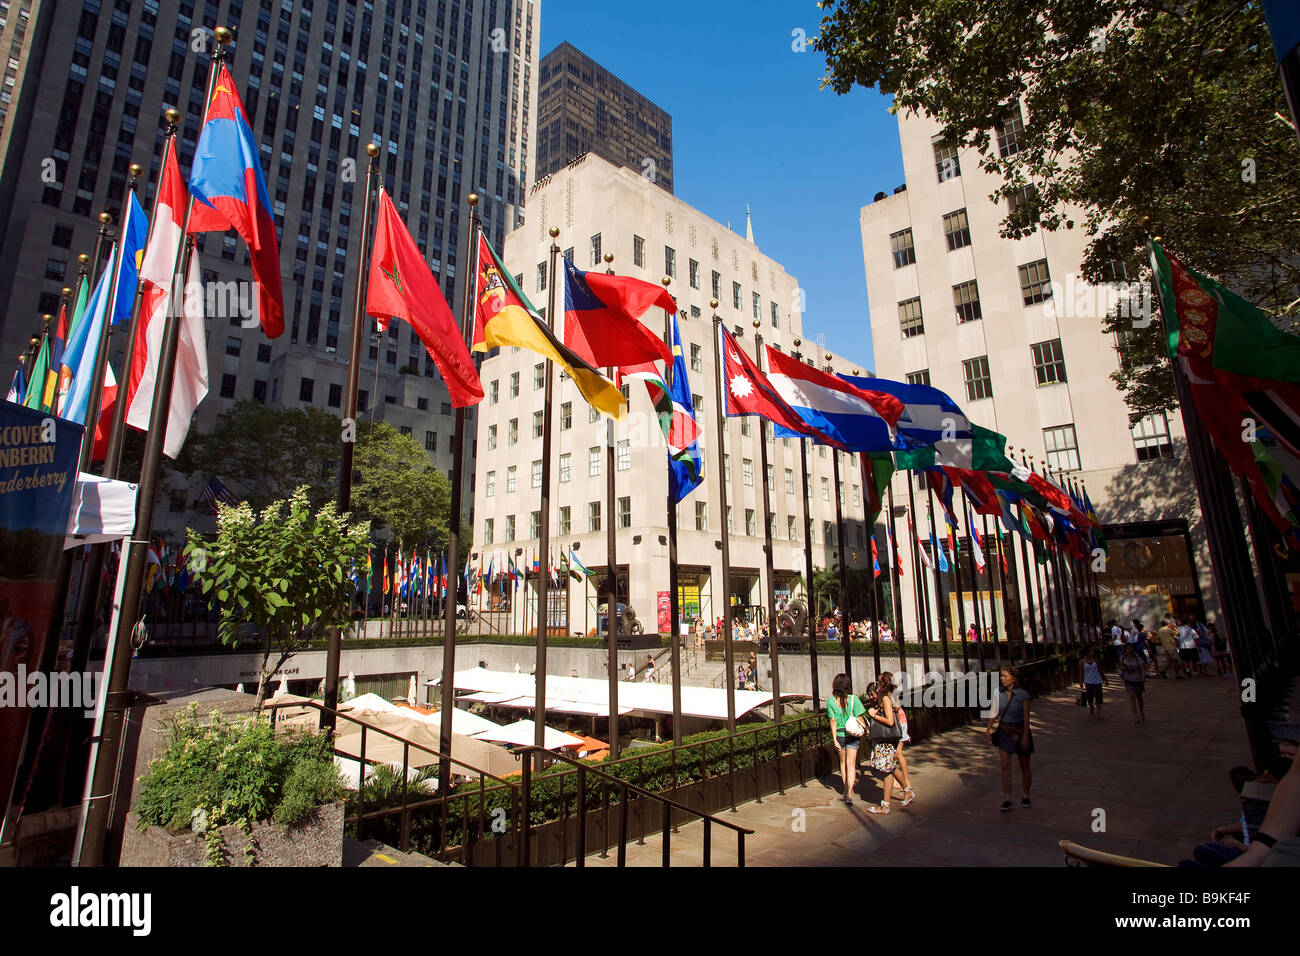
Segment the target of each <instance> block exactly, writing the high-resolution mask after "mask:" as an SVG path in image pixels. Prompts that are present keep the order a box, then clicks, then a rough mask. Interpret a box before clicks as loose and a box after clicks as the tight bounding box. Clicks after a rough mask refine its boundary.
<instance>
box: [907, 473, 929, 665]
mask: <svg viewBox="0 0 1300 956" xmlns="http://www.w3.org/2000/svg"><path fill="white" fill-rule="evenodd" d="M915 474H916V472H914V471H908V472H907V504H908V509H907V536H908V537H909V538H911V539H912V568H913V570H915V571H916V630H917V633H918V635H919V636H920V637H921V664H922V667H923V668H924V669H925V672H926V673H927V674H928V673H929V672H930V595H929V594H928V593H927V592H926V587H925V572H924V571H922V570H921V542H920V540H919V539H918V538H917V536H916V523H915V522H916V519H917V518H918V517H919V515H917V513H916V494H915V492H914V490H913V488H912V485H913V484H914V480H913V476H914V475H915Z"/></svg>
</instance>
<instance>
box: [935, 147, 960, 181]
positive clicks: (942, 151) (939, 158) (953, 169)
mask: <svg viewBox="0 0 1300 956" xmlns="http://www.w3.org/2000/svg"><path fill="white" fill-rule="evenodd" d="M934 168H935V170H936V171H937V172H938V174H939V182H941V183H946V182H947V181H948V180H950V179H956V178H957V177H958V176H960V175H961V162H960V160H958V158H957V147H956V146H948V145H946V144H944V143H935V144H934Z"/></svg>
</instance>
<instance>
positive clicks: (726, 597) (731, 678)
mask: <svg viewBox="0 0 1300 956" xmlns="http://www.w3.org/2000/svg"><path fill="white" fill-rule="evenodd" d="M709 307H710V308H711V309H713V359H714V367H715V372H716V374H715V376H714V377H715V378H716V379H717V396H718V409H717V414H716V418H717V423H718V430H717V436H718V438H717V446H718V500H719V502H721V504H720V507H721V509H722V510H721V513H720V514H719V525H720V527H721V530H722V542H721V544H722V635H721V636H722V648H723V659H724V661H725V662H726V663H725V666H726V673H725V675H724V678H725V679H724V681H723V683H725V684H726V687H727V733H729V734H734V733H735V732H736V667H735V663H736V662H735V651H734V649H733V648H732V646H731V645H732V640H731V541H730V537H731V536H730V533H729V532H728V530H727V480H726V464H725V454H726V453H725V452H724V450H723V444H724V438H725V435H726V433H725V432H724V431H723V425H724V422H725V421H726V419H725V418H724V417H723V414H722V411H723V407H724V403H725V402H726V398H725V393H724V392H723V388H724V387H725V386H724V384H723V381H722V379H723V377H724V376H725V369H726V366H725V364H724V361H723V355H722V319H721V318H720V317H719V316H718V312H717V309H718V300H717V299H710V300H709ZM808 587H809V589H810V591H811V588H812V579H811V578H809V581H808Z"/></svg>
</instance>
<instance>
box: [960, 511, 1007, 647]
mask: <svg viewBox="0 0 1300 956" xmlns="http://www.w3.org/2000/svg"><path fill="white" fill-rule="evenodd" d="M964 497H965V495H964V494H963V499H964ZM967 507H968V510H967V514H970V511H969V506H967ZM979 517H980V524H981V525H983V527H984V543H985V545H986V546H987V544H988V540H989V522H988V516H987V515H980V516H979ZM972 520H974V516H972ZM996 543H997V542H994V544H996ZM992 558H998V559H999V560H1000V559H1001V551H1000V550H999V552H998V553H997V554H995V555H992ZM984 566H985V567H987V568H988V569H989V571H988V575H989V627H990V628H991V629H992V631H993V640H995V641H996V640H998V613H997V606H996V604H995V603H994V598H993V595H994V594H995V593H997V592H1002V593H1003V594H1005V593H1006V582H1005V581H1003V582H1002V586H1001V587H999V586H998V581H999V575H1000V574H1001V568H1000V567H999V566H998V561H993V560H991V558H990V555H988V554H985V556H984ZM976 573H978V571H977V572H976ZM1005 612H1006V609H1005V608H1003V615H1002V617H1003V621H1002V624H1003V628H1002V630H1003V632H1004V633H1006V632H1007V628H1006V613H1005ZM1006 638H1007V658H1008V659H1010V658H1011V634H1010V633H1006Z"/></svg>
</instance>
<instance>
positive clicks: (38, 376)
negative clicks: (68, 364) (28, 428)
mask: <svg viewBox="0 0 1300 956" xmlns="http://www.w3.org/2000/svg"><path fill="white" fill-rule="evenodd" d="M49 368H50V337H49V336H48V335H46V336H45V338H44V339H42V340H41V350H40V351H39V352H37V353H36V362H35V364H34V365H33V366H32V374H31V377H30V378H29V379H28V380H27V381H28V382H32V383H40V384H39V385H35V386H29V387H28V389H27V397H26V398H24V399H23V404H24V405H26V406H27V407H28V408H34V409H36V410H37V411H39V412H48V411H49V410H50V409H49V406H47V405H46V404H45V403H44V401H43V400H42V399H43V398H44V396H45V388H44V383H45V376H46V372H48V371H49Z"/></svg>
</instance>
